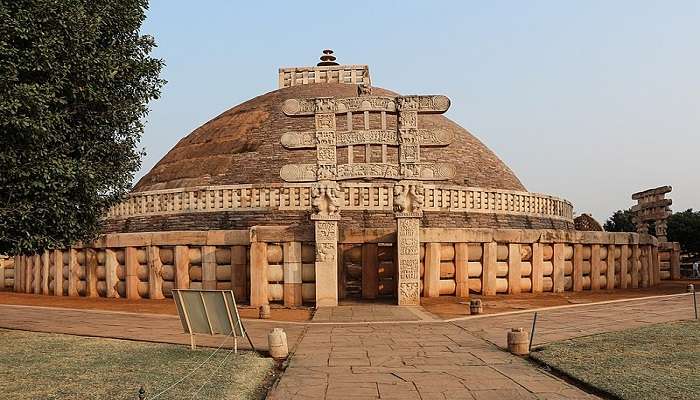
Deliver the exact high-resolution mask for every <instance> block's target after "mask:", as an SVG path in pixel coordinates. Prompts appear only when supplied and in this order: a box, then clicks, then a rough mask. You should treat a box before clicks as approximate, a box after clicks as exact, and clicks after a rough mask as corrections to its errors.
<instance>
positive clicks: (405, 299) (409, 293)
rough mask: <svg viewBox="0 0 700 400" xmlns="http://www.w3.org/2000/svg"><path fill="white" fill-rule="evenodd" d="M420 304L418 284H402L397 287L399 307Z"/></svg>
mask: <svg viewBox="0 0 700 400" xmlns="http://www.w3.org/2000/svg"><path fill="white" fill-rule="evenodd" d="M419 304H420V282H403V283H401V285H399V305H419Z"/></svg>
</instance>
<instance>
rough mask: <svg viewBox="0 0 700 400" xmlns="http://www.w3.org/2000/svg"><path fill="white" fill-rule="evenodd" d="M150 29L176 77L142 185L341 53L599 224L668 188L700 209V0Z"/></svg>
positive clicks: (155, 9) (454, 8)
mask: <svg viewBox="0 0 700 400" xmlns="http://www.w3.org/2000/svg"><path fill="white" fill-rule="evenodd" d="M143 31H144V32H145V33H148V34H151V35H154V36H155V38H156V41H157V43H158V45H159V47H158V48H157V49H156V51H155V55H156V56H157V57H161V58H164V59H165V61H166V63H167V67H166V68H165V70H164V72H163V76H164V78H165V79H167V80H168V81H169V83H168V84H167V85H166V87H165V88H164V91H163V96H162V97H161V99H160V100H158V101H156V102H153V103H152V104H151V108H152V112H151V114H150V115H149V117H148V123H147V125H146V130H145V134H144V137H143V141H142V143H143V146H144V147H145V149H146V151H147V153H148V155H147V156H146V158H145V159H144V162H143V167H142V170H141V171H140V173H139V174H138V176H137V178H140V177H141V176H142V175H143V174H145V173H146V172H147V171H148V170H150V168H151V167H152V166H153V165H154V164H155V163H156V162H157V161H158V160H159V159H160V158H161V157H162V156H163V155H164V154H165V153H166V152H167V151H168V150H169V149H170V148H171V147H172V146H173V145H174V144H175V143H176V142H177V141H178V140H179V139H180V138H182V137H183V136H185V135H187V134H188V133H189V132H191V131H192V130H193V129H195V128H196V127H198V126H199V125H201V124H203V123H204V122H206V121H208V120H209V119H211V118H213V117H215V116H216V115H218V114H220V113H221V112H222V111H224V110H226V109H228V108H230V107H233V106H235V105H237V104H239V103H241V102H243V101H245V100H247V99H250V98H252V97H255V96H257V95H259V94H262V93H265V92H269V91H272V90H275V89H276V85H277V68H279V67H281V66H303V65H314V64H315V63H316V62H317V57H318V56H319V54H320V50H321V49H324V48H332V49H334V50H335V52H336V55H337V56H338V61H339V62H341V63H347V64H369V66H370V72H371V75H372V83H373V84H374V85H375V86H380V87H385V88H389V89H392V90H395V91H398V92H400V93H404V94H416V93H419V94H445V95H447V96H449V97H450V99H451V100H452V107H451V108H450V110H449V112H448V113H447V116H448V117H449V118H451V119H453V120H454V121H456V122H457V123H459V124H460V125H462V126H464V127H465V128H467V129H468V130H470V131H471V132H472V133H473V134H475V135H476V136H477V137H479V138H480V139H481V140H482V141H483V142H484V143H486V145H487V146H489V147H490V148H491V149H492V150H493V151H495V152H496V154H498V155H499V157H501V159H503V160H504V161H505V162H506V164H508V165H509V166H510V167H511V168H512V169H513V170H514V171H515V173H516V175H517V176H518V177H519V178H520V179H521V180H522V182H523V183H524V184H525V186H526V187H527V188H528V190H530V191H534V192H543V193H549V194H553V195H557V196H560V197H564V198H566V199H568V200H570V201H571V202H572V203H573V204H574V208H575V210H576V212H579V213H580V212H592V213H593V215H594V216H595V217H597V218H599V219H600V220H601V222H602V220H604V219H605V218H607V216H609V215H610V214H611V212H612V211H614V210H616V209H619V208H624V207H628V206H630V205H632V200H631V199H630V194H631V193H632V192H634V191H637V190H639V189H646V188H650V187H654V186H660V185H666V184H670V185H672V186H673V192H672V193H671V196H672V198H673V200H674V206H673V209H674V210H682V209H686V208H689V207H693V208H696V209H697V208H700V1H697V0H696V1H640V0H630V1H613V0H608V1H592V0H587V1H584V0H580V1H569V0H551V1H488V2H485V1H481V2H477V1H453V2H437V1H431V2H428V1H424V2H412V1H393V2H389V1H386V2H379V1H374V2H363V1H351V2H347V1H345V2H333V1H323V2H313V1H301V2H271V1H270V2H265V1H258V2H251V1H246V2H241V3H236V2H233V1H214V0H209V1H206V0H205V1H197V2H195V1H184V0H151V9H150V11H149V14H148V19H147V20H146V23H145V24H144V27H143ZM427 71H431V72H430V73H426V72H427Z"/></svg>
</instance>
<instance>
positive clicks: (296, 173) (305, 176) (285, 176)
mask: <svg viewBox="0 0 700 400" xmlns="http://www.w3.org/2000/svg"><path fill="white" fill-rule="evenodd" d="M317 169H318V167H317V166H316V165H314V164H289V165H284V166H282V168H281V169H280V178H282V180H285V181H287V182H313V181H316V170H317Z"/></svg>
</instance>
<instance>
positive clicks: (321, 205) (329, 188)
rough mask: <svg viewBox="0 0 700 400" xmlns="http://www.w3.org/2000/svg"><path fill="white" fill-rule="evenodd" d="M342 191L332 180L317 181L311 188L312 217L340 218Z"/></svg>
mask: <svg viewBox="0 0 700 400" xmlns="http://www.w3.org/2000/svg"><path fill="white" fill-rule="evenodd" d="M342 195H343V191H342V189H341V188H340V185H338V183H337V182H334V181H325V182H319V183H318V184H316V185H314V186H313V187H312V188H311V208H312V209H313V212H314V214H313V216H312V218H314V219H338V218H340V216H339V212H340V204H341V201H342Z"/></svg>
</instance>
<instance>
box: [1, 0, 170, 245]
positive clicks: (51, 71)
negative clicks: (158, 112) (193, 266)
mask: <svg viewBox="0 0 700 400" xmlns="http://www.w3.org/2000/svg"><path fill="white" fill-rule="evenodd" d="M147 7H148V1H147V0H61V1H56V0H0V136H1V137H2V140H1V141H0V254H3V253H4V254H17V253H27V252H34V251H41V250H43V249H46V248H53V247H64V246H68V245H70V244H72V243H74V242H76V241H79V240H91V239H93V238H94V237H95V236H96V235H97V234H98V233H99V231H100V227H101V217H102V215H103V214H104V212H105V211H106V210H108V209H109V207H111V206H113V205H114V204H116V203H118V202H119V201H121V200H122V199H123V197H124V195H125V194H126V193H127V192H128V190H129V189H130V186H131V181H132V179H133V174H134V172H135V171H136V170H137V169H138V168H139V166H140V163H141V156H142V152H141V151H140V150H138V149H137V145H138V143H139V140H140V137H141V134H142V132H143V119H144V117H145V116H146V115H147V113H148V108H147V104H148V102H149V101H150V100H151V99H155V98H158V97H159V95H160V89H161V87H162V85H163V84H164V83H165V81H164V80H162V79H160V78H159V75H160V71H161V68H162V67H163V65H164V64H163V61H162V60H159V59H155V58H152V57H150V56H149V54H150V52H151V50H152V49H153V47H154V46H155V42H154V40H153V38H152V37H150V36H146V35H142V34H141V33H140V28H141V24H142V22H143V21H144V19H145V12H146V10H147Z"/></svg>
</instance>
